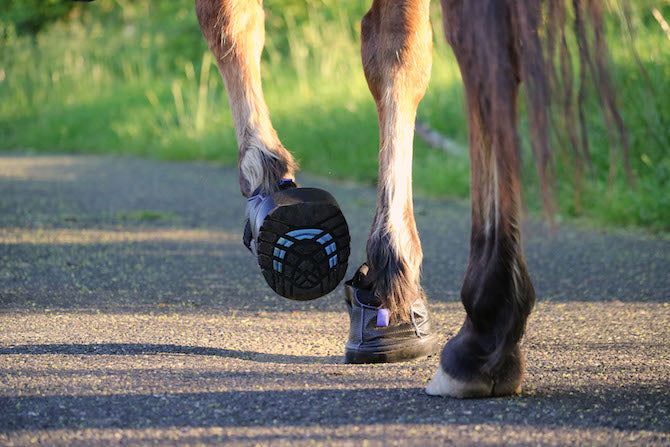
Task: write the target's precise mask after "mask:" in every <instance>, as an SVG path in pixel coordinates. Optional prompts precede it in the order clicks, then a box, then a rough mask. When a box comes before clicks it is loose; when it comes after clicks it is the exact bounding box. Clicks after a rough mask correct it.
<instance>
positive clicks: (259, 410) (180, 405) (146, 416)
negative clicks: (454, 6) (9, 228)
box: [0, 385, 668, 432]
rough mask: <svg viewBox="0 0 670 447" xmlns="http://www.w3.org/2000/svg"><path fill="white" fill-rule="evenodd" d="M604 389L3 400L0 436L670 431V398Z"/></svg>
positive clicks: (644, 390) (634, 389) (647, 391)
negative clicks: (271, 430) (450, 395)
mask: <svg viewBox="0 0 670 447" xmlns="http://www.w3.org/2000/svg"><path fill="white" fill-rule="evenodd" d="M598 391H599V392H598V393H594V392H593V391H591V390H589V391H579V390H571V389H568V390H561V391H560V392H555V391H550V390H536V391H535V393H534V394H533V395H530V396H523V397H521V398H511V399H482V400H458V399H446V398H440V397H431V396H427V395H426V394H424V392H423V390H422V389H420V388H394V389H388V388H387V389H384V388H380V389H377V388H359V389H299V390H296V389H291V390H281V391H276V390H269V391H225V392H206V393H181V394H113V395H85V396H32V397H21V398H0V408H3V417H2V418H1V419H0V429H1V430H5V431H14V430H19V429H20V430H25V429H30V428H40V429H87V428H122V429H135V428H149V427H173V426H174V427H214V426H220V427H273V426H285V427H289V426H310V425H325V426H329V427H337V426H343V425H351V424H355V425H370V424H394V423H407V422H410V421H411V423H413V424H494V425H497V424H500V425H503V424H519V425H529V426H536V427H553V428H557V427H573V428H594V427H606V428H612V429H619V430H640V429H644V430H648V431H660V432H662V431H664V430H667V429H668V420H667V415H665V416H664V413H663V412H659V408H661V407H663V406H664V405H667V394H665V393H663V392H662V391H660V390H659V389H655V388H652V387H648V386H642V385H640V386H627V387H625V388H616V387H613V388H602V389H599V390H598ZM17 404H20V405H18V406H19V407H20V409H19V408H17ZM398 405H402V406H403V411H402V412H398V411H396V410H395V409H396V408H397V406H398ZM666 408H667V406H666ZM324 415H327V417H324Z"/></svg>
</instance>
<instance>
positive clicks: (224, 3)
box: [196, 0, 296, 197]
mask: <svg viewBox="0 0 670 447" xmlns="http://www.w3.org/2000/svg"><path fill="white" fill-rule="evenodd" d="M196 14H197V16H198V21H199V23H200V28H201V30H202V33H203V35H204V36H205V39H206V40H207V44H208V45H209V49H210V50H211V51H212V53H213V54H214V57H215V59H216V63H217V65H218V67H219V71H220V72H221V76H222V78H223V83H224V85H225V88H226V92H227V94H228V102H229V104H230V109H231V112H232V115H233V121H234V124H235V133H236V135H237V143H238V148H239V152H238V164H239V181H240V189H241V191H242V194H243V195H244V196H245V197H249V196H251V195H252V194H253V193H254V192H255V191H258V192H265V193H270V192H273V191H275V190H276V189H277V185H278V184H279V182H280V181H281V180H282V179H284V178H286V177H289V178H292V177H293V175H294V171H295V169H296V165H295V162H294V161H293V157H292V156H291V153H290V152H288V151H287V150H286V149H284V147H283V146H282V144H281V142H280V141H279V138H278V137H277V132H275V130H274V127H273V126H272V122H271V121H270V115H269V113H268V108H267V106H266V105H265V100H264V99H263V90H262V87H261V69H260V58H261V52H262V51H263V45H264V43H265V27H264V20H265V19H264V12H263V6H262V3H261V2H259V1H258V0H242V1H235V0H196Z"/></svg>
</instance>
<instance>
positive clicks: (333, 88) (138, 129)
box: [0, 0, 670, 231]
mask: <svg viewBox="0 0 670 447" xmlns="http://www.w3.org/2000/svg"><path fill="white" fill-rule="evenodd" d="M265 3H266V8H267V44H266V51H265V53H264V58H263V69H264V73H263V74H264V87H265V94H266V99H267V102H268V104H269V107H270V110H271V113H272V117H273V121H274V123H275V125H276V127H277V130H278V132H279V135H280V137H281V138H282V140H283V142H284V144H285V145H286V147H287V148H289V149H290V150H292V151H293V152H294V154H295V155H296V157H297V158H298V159H299V161H300V163H301V166H302V168H303V169H304V170H307V171H310V172H313V173H315V174H319V175H325V176H331V177H335V178H349V179H354V180H358V181H362V182H369V183H374V182H375V181H376V178H377V145H378V130H377V120H376V112H375V107H374V103H373V101H372V99H371V96H370V94H369V92H368V90H367V86H366V84H365V80H364V77H363V73H362V69H361V67H360V61H359V41H358V39H359V37H358V34H359V29H358V27H359V25H358V21H359V18H360V17H361V16H362V15H363V13H364V6H363V5H362V4H360V2H349V1H347V2H341V1H339V2H338V1H335V0H318V1H317V0H311V1H307V2H304V1H297V0H295V1H280V0H273V1H268V0H266V2H265ZM657 3H661V2H657ZM434 6H435V8H434V11H433V17H434V20H433V23H434V30H435V36H436V38H435V55H434V66H433V74H432V81H431V85H430V88H429V91H428V92H427V94H426V97H425V98H424V100H423V102H422V103H421V105H420V108H419V116H420V118H421V119H422V120H424V121H426V122H428V123H430V124H431V126H433V127H435V128H437V129H438V130H440V132H442V133H444V134H446V135H448V136H449V137H450V138H452V139H455V140H457V141H459V142H461V143H462V144H464V145H465V144H467V122H466V120H465V116H464V113H463V91H462V87H461V80H460V75H459V72H458V69H457V67H456V64H455V62H454V59H453V56H452V54H451V51H450V50H449V48H448V47H447V45H446V43H445V42H444V39H443V38H442V30H441V23H440V19H439V8H437V5H434ZM653 7H654V2H649V1H642V2H638V3H636V5H635V7H634V11H633V23H634V25H635V26H636V28H637V37H636V40H635V48H636V49H637V51H638V53H639V55H640V59H641V63H642V66H643V67H644V68H645V71H646V73H647V76H648V79H649V82H647V80H646V78H645V77H644V76H643V75H642V72H641V71H640V69H639V67H638V65H637V63H636V62H635V58H634V54H633V53H632V52H631V48H632V47H631V45H630V44H629V43H627V41H626V35H627V34H625V33H623V31H622V28H621V26H620V22H619V21H618V20H617V18H616V13H617V10H616V9H614V10H613V11H612V14H613V16H612V17H611V18H610V23H609V25H610V26H609V27H608V30H609V35H608V39H609V41H610V45H611V47H612V63H613V67H614V72H613V73H614V78H615V82H616V86H617V91H618V93H619V98H620V101H621V105H622V108H621V111H622V114H623V117H624V120H625V122H626V123H627V126H628V129H629V131H630V134H631V144H632V153H631V158H632V160H631V161H632V167H633V171H634V173H635V176H636V179H637V186H638V188H637V190H633V189H631V187H630V186H629V185H628V184H627V183H626V182H625V180H624V176H623V174H622V172H618V175H617V177H616V179H615V181H614V183H613V184H612V185H611V187H610V188H609V189H608V187H607V175H608V161H609V144H608V139H607V132H606V129H605V128H604V125H603V123H602V119H601V117H600V114H599V112H598V109H597V107H596V102H595V101H596V100H595V99H593V102H592V103H590V104H589V105H588V123H589V127H590V129H591V135H590V138H591V141H590V145H591V150H592V154H593V161H594V164H593V166H594V168H593V172H592V174H591V177H592V181H590V182H588V184H587V186H586V187H585V189H584V190H583V192H582V194H581V197H580V199H581V207H578V206H576V204H575V203H576V202H575V193H574V187H573V175H572V169H571V160H570V157H569V156H568V155H565V156H560V157H558V158H557V173H558V178H559V183H558V184H559V192H560V194H559V213H560V215H561V216H563V217H574V216H578V215H579V216H583V217H585V218H587V219H590V220H592V221H595V222H596V223H598V224H606V225H616V226H641V227H646V228H649V229H652V230H661V231H668V230H670V194H668V192H667V191H668V190H669V189H670V188H669V186H670V185H669V183H670V157H669V156H668V147H669V144H670V125H669V124H670V107H669V106H668V103H667V98H670V83H668V82H667V80H668V79H670V60H668V59H669V58H667V55H666V56H664V54H667V48H668V44H669V43H668V41H667V37H666V36H665V34H664V33H663V31H662V29H661V27H660V26H659V25H658V24H657V23H656V21H655V19H654V17H653V15H652V14H651V9H652V8H653ZM658 8H659V10H660V12H661V13H662V14H665V15H666V16H667V15H670V10H669V9H668V7H667V6H666V7H665V9H663V8H661V7H660V6H659V7H658ZM2 26H3V30H2V32H1V33H0V35H2V36H3V37H2V39H3V40H4V41H3V42H2V51H1V52H0V141H1V143H0V150H11V149H30V150H33V151H36V152H39V153H49V152H58V153H63V152H68V153H121V154H133V155H139V156H144V157H152V158H158V159H166V160H191V159H203V160H213V161H218V162H222V163H225V164H234V163H235V162H236V156H237V154H236V151H237V144H236V142H235V138H234V132H233V125H232V119H231V117H230V113H229V112H228V105H227V99H226V96H225V92H224V91H223V87H222V85H221V80H220V77H219V75H218V72H217V70H216V67H215V66H214V64H213V63H212V59H211V57H210V55H209V52H208V51H207V48H206V45H205V42H204V40H203V39H202V36H201V35H200V31H199V28H198V26H197V22H196V19H195V15H194V12H193V10H192V4H191V3H190V2H186V3H184V2H128V1H121V0H117V1H116V2H115V3H112V2H95V3H89V4H83V5H78V6H76V7H75V8H74V9H73V10H71V11H70V13H69V15H68V16H67V17H65V18H63V19H61V20H58V21H56V22H54V23H52V24H50V25H48V26H46V27H45V28H43V29H42V30H41V31H40V32H39V33H38V34H37V35H35V36H33V35H16V33H15V30H14V28H13V25H12V23H10V22H8V21H3V22H2ZM664 49H665V50H664ZM664 51H665V53H664ZM522 109H523V107H522ZM554 119H555V120H556V121H557V122H560V116H558V115H557V116H555V117H554ZM523 127H524V124H523V123H522V128H523ZM522 139H523V140H524V141H526V133H525V132H524V131H523V130H522ZM556 144H557V145H558V146H560V145H561V144H562V141H561V140H560V139H557V141H556ZM415 146H416V147H415V162H414V178H415V185H416V187H417V189H418V190H419V191H421V192H423V193H428V194H431V195H434V196H452V197H467V195H468V189H469V179H468V176H469V175H468V169H469V164H468V160H467V158H459V157H454V156H448V155H446V154H443V153H441V152H439V151H437V150H435V149H430V148H428V147H426V146H425V145H424V144H423V143H422V142H421V141H419V140H417V141H416V144H415ZM524 147H525V149H524V152H525V153H528V150H527V144H524ZM565 153H567V152H565ZM524 177H525V182H526V185H527V191H528V193H527V199H528V203H529V207H530V209H531V210H537V209H539V200H538V194H537V180H536V178H535V174H534V168H533V160H532V157H531V156H526V157H524Z"/></svg>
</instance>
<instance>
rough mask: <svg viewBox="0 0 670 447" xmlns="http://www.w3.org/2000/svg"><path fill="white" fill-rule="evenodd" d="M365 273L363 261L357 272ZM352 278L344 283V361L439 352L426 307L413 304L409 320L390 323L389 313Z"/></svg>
mask: <svg viewBox="0 0 670 447" xmlns="http://www.w3.org/2000/svg"><path fill="white" fill-rule="evenodd" d="M361 270H363V272H362V274H363V275H364V274H365V270H367V266H366V265H365V264H364V265H363V267H361V269H359V272H358V274H357V275H355V276H354V278H356V277H358V276H359V274H361ZM354 281H355V280H353V279H352V280H351V281H347V282H346V285H345V296H346V299H345V302H346V305H347V309H348V310H349V320H350V327H349V340H348V341H347V344H346V345H345V349H344V362H345V363H391V362H404V361H408V360H414V359H419V358H423V357H428V356H431V355H434V354H436V353H437V352H438V350H439V347H438V345H437V337H436V336H435V334H433V333H432V331H431V328H430V320H429V318H428V310H427V309H426V305H425V304H424V303H423V302H422V301H417V302H416V303H414V304H413V305H412V310H411V312H412V318H411V321H410V322H404V321H398V322H390V321H389V318H388V312H387V310H386V309H384V308H383V307H381V303H380V302H379V300H378V299H377V298H376V297H375V296H374V295H372V293H371V292H369V291H367V290H365V289H362V288H358V287H356V285H355V284H354Z"/></svg>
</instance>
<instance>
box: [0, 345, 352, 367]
mask: <svg viewBox="0 0 670 447" xmlns="http://www.w3.org/2000/svg"><path fill="white" fill-rule="evenodd" d="M15 354H28V355H39V354H61V355H147V354H148V355H151V354H187V355H207V356H216V357H227V358H234V359H240V360H250V361H253V362H261V363H287V364H300V365H310V364H314V363H321V364H327V363H340V360H341V356H316V355H292V354H269V353H265V352H256V351H241V350H236V349H225V348H210V347H202V346H180V345H173V344H143V343H97V344H67V343H59V344H45V345H18V346H10V347H0V355H15Z"/></svg>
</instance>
